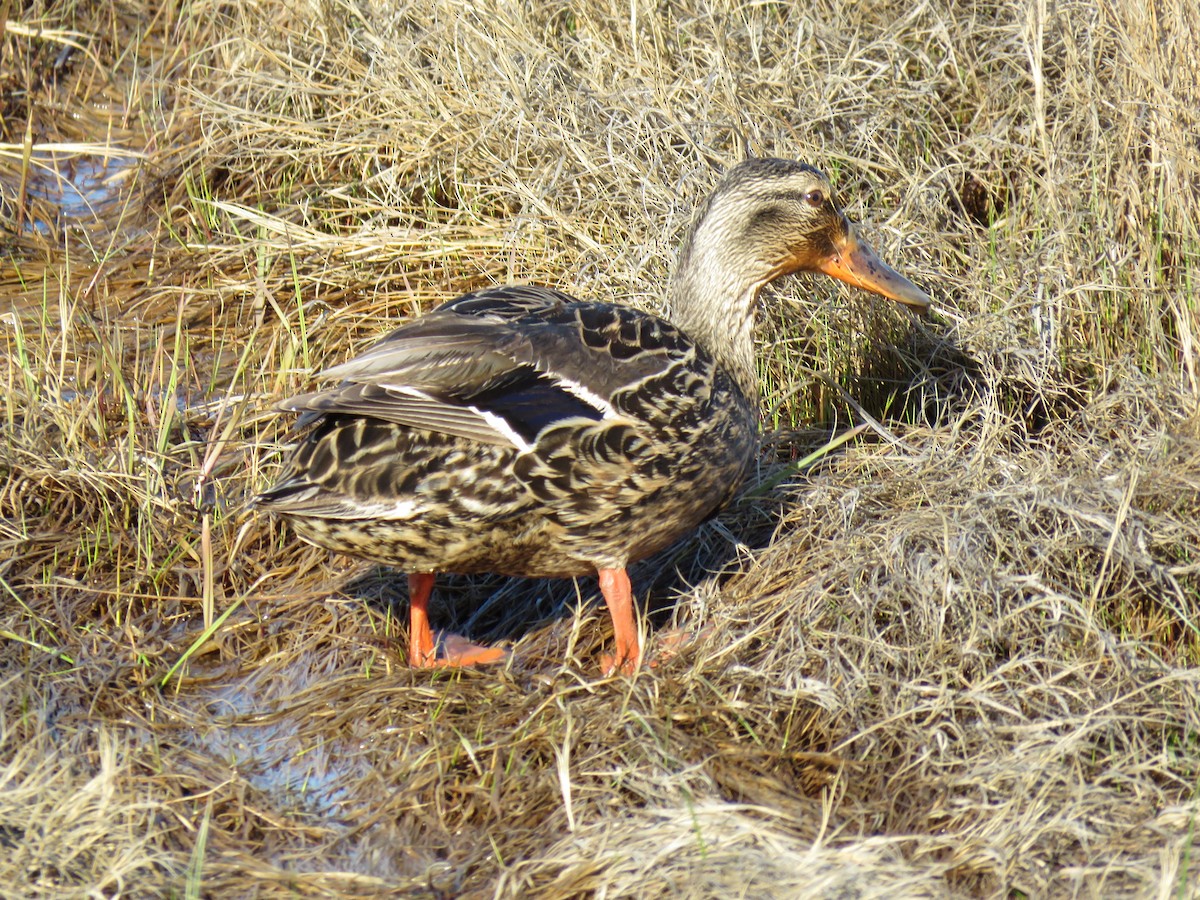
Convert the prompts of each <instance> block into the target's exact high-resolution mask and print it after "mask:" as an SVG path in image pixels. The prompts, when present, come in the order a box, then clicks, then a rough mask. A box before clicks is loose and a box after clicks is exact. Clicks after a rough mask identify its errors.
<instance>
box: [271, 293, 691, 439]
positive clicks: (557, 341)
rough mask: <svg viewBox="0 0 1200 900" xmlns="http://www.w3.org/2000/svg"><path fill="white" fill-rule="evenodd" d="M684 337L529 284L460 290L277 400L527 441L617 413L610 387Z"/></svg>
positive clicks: (677, 348) (683, 350) (617, 390)
mask: <svg viewBox="0 0 1200 900" xmlns="http://www.w3.org/2000/svg"><path fill="white" fill-rule="evenodd" d="M692 350H693V348H692V346H691V343H690V341H688V340H687V339H686V338H685V337H684V336H683V335H682V334H681V333H680V332H679V331H678V330H676V329H674V328H673V327H672V326H670V325H669V324H668V323H666V322H664V321H663V320H661V319H659V318H657V317H655V316H651V315H648V314H645V313H640V312H637V311H636V310H632V309H629V308H626V307H617V306H612V305H608V304H598V303H581V302H579V301H577V300H574V299H573V298H571V297H570V296H568V295H566V294H563V293H561V292H559V291H554V290H551V289H548V288H538V287H531V286H525V287H503V288H492V289H488V290H484V291H478V292H475V293H473V294H467V295H464V296H463V297H460V298H458V299H457V300H454V301H451V302H450V303H448V304H446V305H444V306H442V307H439V308H438V309H437V310H435V311H434V312H432V313H430V314H429V315H426V316H423V317H421V318H419V319H415V320H413V321H412V322H409V323H407V324H405V325H403V326H401V327H400V328H398V329H396V330H395V331H393V332H392V333H391V334H389V335H388V336H386V337H385V338H383V339H382V340H381V341H380V342H379V343H378V344H376V345H375V346H374V347H372V348H371V349H370V350H368V351H367V352H366V353H363V354H362V355H361V356H358V357H356V358H355V359H352V360H350V361H349V362H346V363H343V364H342V365H339V366H335V367H333V368H332V369H329V370H327V371H326V372H325V373H323V374H324V376H325V377H328V378H336V379H340V380H341V384H339V385H338V386H337V387H334V388H330V389H328V390H324V391H318V392H316V393H312V394H302V395H300V396H298V397H292V398H291V399H289V400H286V401H284V402H283V403H282V404H281V406H282V408H284V409H288V410H292V411H296V412H303V413H308V414H310V415H308V416H306V417H305V418H304V419H302V420H301V422H302V423H303V422H304V421H305V420H311V419H312V418H315V417H319V416H321V415H326V414H341V415H354V416H364V417H369V418H374V419H380V420H383V421H387V422H395V423H398V424H402V425H407V426H411V427H416V428H422V429H426V430H429V431H433V432H440V433H443V434H450V435H456V436H460V437H465V438H469V439H471V440H475V441H480V442H483V443H489V444H497V445H501V446H510V447H516V448H518V449H522V450H526V449H529V447H530V446H531V445H532V443H533V441H534V440H535V438H536V437H537V435H538V434H539V433H540V432H541V431H542V430H543V429H544V428H546V427H547V426H549V425H552V424H555V423H558V422H563V421H566V420H571V419H577V420H578V419H582V420H591V421H599V420H601V419H605V418H612V417H616V416H619V415H621V414H622V412H621V410H620V409H618V408H617V406H618V405H619V398H620V397H621V396H623V395H624V393H625V392H628V391H630V389H631V388H634V389H636V386H637V385H639V384H642V383H645V382H647V380H653V379H654V378H655V377H656V376H661V375H662V374H663V373H664V372H665V371H666V370H667V369H668V368H669V367H671V366H672V365H673V361H674V362H678V361H679V359H680V358H681V356H687V355H689V354H691V353H692Z"/></svg>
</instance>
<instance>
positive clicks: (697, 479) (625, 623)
mask: <svg viewBox="0 0 1200 900" xmlns="http://www.w3.org/2000/svg"><path fill="white" fill-rule="evenodd" d="M802 271H820V272H824V273H826V274H827V275H831V276H833V277H834V278H840V279H841V280H843V281H846V282H849V283H850V284H853V285H857V286H858V287H861V288H864V289H866V290H868V291H873V292H874V293H877V294H881V295H883V296H884V297H888V298H890V299H892V300H896V301H899V302H900V303H903V304H906V305H907V306H909V307H912V308H914V309H917V310H924V309H925V308H926V307H928V305H929V297H928V296H927V295H926V294H925V293H924V292H923V291H921V290H920V289H919V288H917V287H916V286H915V285H913V284H912V283H911V282H909V281H908V280H907V279H906V278H904V277H903V276H902V275H900V274H899V273H897V272H895V271H893V270H892V269H890V268H889V267H888V266H887V265H885V264H884V263H883V262H882V261H880V259H879V258H878V257H877V256H876V255H875V253H874V251H872V250H871V249H870V247H868V246H867V245H866V244H865V243H863V242H862V241H860V240H859V239H858V237H857V236H856V234H855V229H854V227H853V226H852V225H851V224H850V222H849V221H848V220H847V219H846V217H845V215H844V214H843V213H842V212H841V210H840V209H839V208H838V207H837V205H836V204H835V203H834V202H833V195H832V192H831V189H830V185H829V181H828V180H827V179H826V178H825V176H824V175H822V174H821V173H820V172H818V171H817V170H816V169H814V168H812V167H811V166H807V165H804V164H802V163H797V162H790V161H786V160H780V159H750V160H746V161H745V162H742V163H740V164H738V165H736V166H734V167H733V168H732V169H730V170H729V172H728V173H727V174H726V176H725V178H724V179H723V180H722V181H721V183H720V184H719V185H718V186H717V188H716V190H715V191H713V193H712V195H711V196H710V197H709V198H708V200H707V201H705V202H704V203H703V204H701V206H700V208H699V210H698V211H697V213H696V216H695V221H694V222H693V224H692V226H691V228H690V230H689V231H688V233H687V236H686V237H685V238H684V241H683V248H682V250H681V251H680V256H679V265H678V269H677V271H676V273H675V278H674V282H673V284H672V286H671V303H670V314H669V319H661V318H659V317H658V316H655V315H651V314H650V313H645V312H640V311H638V310H636V309H630V308H628V307H624V306H614V305H611V304H608V303H585V302H583V301H580V300H576V299H574V298H573V297H570V296H568V295H566V294H563V293H560V292H559V291H556V290H551V289H549V288H541V287H526V286H523V287H512V286H509V287H495V288H488V289H485V290H481V291H476V292H474V293H471V294H466V295H465V296H462V297H459V298H458V299H457V300H452V301H451V302H449V303H447V304H445V305H444V306H441V307H439V308H438V309H436V310H434V311H433V312H432V313H430V314H429V315H426V316H423V317H421V318H419V319H415V320H414V321H412V322H409V323H407V324H405V325H402V326H401V327H400V328H398V329H396V330H395V331H393V332H392V333H391V334H389V335H388V336H387V337H385V338H383V339H382V340H381V341H380V342H379V343H378V344H376V345H375V346H374V347H373V348H372V349H371V350H369V351H367V352H366V353H364V354H363V355H362V356H359V357H358V358H356V359H353V360H351V361H350V362H347V363H343V364H342V365H340V366H335V367H334V368H332V369H330V370H328V371H327V372H325V373H324V374H325V375H326V376H329V377H331V378H336V379H339V380H340V381H341V383H340V384H339V385H338V386H337V387H333V388H329V389H328V390H324V391H319V392H317V393H314V394H303V395H301V396H299V397H293V398H292V399H290V400H287V401H285V402H284V403H283V404H281V406H282V408H283V409H287V410H292V411H295V412H302V413H304V416H303V417H302V418H301V420H300V424H310V425H311V426H312V427H311V430H310V431H309V433H308V435H307V437H306V438H305V439H304V440H303V442H302V443H301V444H300V446H299V447H298V448H297V449H296V451H295V454H294V455H293V456H292V458H291V460H290V462H289V463H288V464H287V467H286V468H285V469H284V472H283V475H282V477H281V478H280V480H279V483H278V484H276V485H275V486H274V487H272V488H271V489H270V490H268V491H265V492H264V493H262V494H261V495H259V497H258V503H259V504H261V505H262V506H264V507H266V508H267V509H269V510H271V511H273V512H276V513H279V514H281V515H284V516H286V517H288V518H289V519H291V520H292V523H293V526H294V527H295V529H296V531H297V532H298V533H299V534H300V536H301V537H302V538H304V539H305V540H307V541H309V542H311V543H313V544H316V545H318V546H321V547H327V548H329V549H331V550H337V551H339V552H342V553H348V554H351V555H353V556H358V557H362V558H365V559H369V560H374V561H376V562H382V563H387V564H391V565H395V566H399V567H402V568H404V569H405V570H407V571H408V572H409V573H410V574H409V588H410V600H411V619H410V625H409V628H410V630H409V664H410V665H413V666H447V665H449V666H454V665H469V664H472V663H480V662H490V661H493V660H495V659H499V658H501V657H502V656H503V653H502V652H501V651H499V650H497V649H494V648H487V647H481V646H477V645H474V644H469V643H467V642H466V641H464V640H462V639H461V638H455V639H454V640H453V641H447V642H446V644H445V645H444V646H443V648H442V652H441V653H440V654H439V652H438V645H437V644H436V643H435V641H434V638H433V634H432V633H431V631H430V627H429V619H428V615H427V607H428V603H429V595H430V591H431V590H432V587H433V580H434V574H435V573H437V572H460V573H471V572H496V573H500V574H504V575H521V576H531V577H570V576H577V575H585V574H588V573H590V572H593V571H595V572H598V573H599V576H600V589H601V591H602V592H603V594H604V599H605V602H606V603H607V604H608V610H609V613H610V614H611V616H612V621H613V631H614V633H615V639H616V652H615V654H614V655H613V657H612V658H611V660H609V661H607V662H606V669H608V670H611V669H613V668H616V667H620V668H621V669H622V670H624V671H626V672H628V671H632V670H634V669H635V668H636V667H637V666H638V665H639V663H640V661H641V657H642V648H641V645H640V642H639V639H638V630H637V627H636V625H635V622H634V615H633V595H632V592H631V590H630V585H629V576H628V575H627V574H626V566H627V565H629V563H631V562H634V561H636V560H639V559H642V558H644V557H646V556H649V555H650V554H652V553H655V552H657V551H659V550H662V549H663V548H665V547H667V546H669V545H670V544H671V543H673V542H674V541H675V540H677V539H678V538H679V537H680V536H682V535H683V534H685V533H687V532H688V531H690V530H691V529H693V528H695V527H696V526H697V525H698V524H699V523H700V522H702V521H704V519H706V518H707V517H708V516H710V515H712V514H713V513H714V512H716V511H717V510H719V509H720V508H721V507H722V506H723V505H724V504H725V503H727V502H728V501H729V499H730V498H731V497H732V496H733V494H734V492H735V491H736V490H737V488H738V485H739V484H740V482H741V480H742V476H743V473H744V472H745V470H746V467H747V464H748V463H749V461H750V460H751V459H752V458H753V457H754V455H755V452H756V450H757V447H758V410H757V383H756V379H755V367H754V340H753V332H754V309H755V302H756V298H757V297H758V292H759V290H760V289H761V288H762V287H763V285H765V284H767V282H769V281H773V280H774V279H776V278H779V277H781V276H783V275H788V274H791V273H793V272H802Z"/></svg>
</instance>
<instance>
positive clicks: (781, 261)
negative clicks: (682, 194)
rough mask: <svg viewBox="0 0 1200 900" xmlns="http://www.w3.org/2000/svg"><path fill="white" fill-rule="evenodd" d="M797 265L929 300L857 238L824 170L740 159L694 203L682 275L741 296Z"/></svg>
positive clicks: (910, 299) (920, 305)
mask: <svg viewBox="0 0 1200 900" xmlns="http://www.w3.org/2000/svg"><path fill="white" fill-rule="evenodd" d="M687 268H691V269H692V272H691V273H688V272H687V271H685V270H686V269H687ZM795 272H824V273H825V274H826V275H829V276H831V277H833V278H837V279H840V280H842V281H845V282H847V283H849V284H852V285H854V286H855V287H860V288H862V289H863V290H867V291H871V292H872V293H875V294H880V295H882V296H884V297H887V298H889V299H891V300H895V301H896V302H898V303H902V304H904V305H905V306H907V307H909V308H910V309H913V310H917V311H921V312H923V311H925V310H926V309H927V308H928V307H929V302H930V301H929V295H928V294H926V293H925V292H924V291H922V290H921V289H920V288H919V287H917V286H916V285H915V284H913V283H912V282H911V281H909V280H908V279H907V278H905V277H904V276H903V275H901V274H900V273H899V272H897V271H896V270H895V269H893V268H891V267H890V266H888V265H887V264H886V263H884V262H883V261H882V260H881V259H880V258H879V257H878V256H877V255H876V253H875V251H874V250H872V249H871V247H870V246H869V245H868V244H867V243H866V242H865V241H863V240H862V239H861V238H859V236H858V233H857V230H856V229H855V227H854V225H853V224H852V223H851V222H850V220H849V219H847V218H846V216H845V214H844V213H843V212H842V210H841V209H840V208H839V207H838V205H837V203H836V202H835V201H834V196H833V188H832V187H831V185H830V183H829V179H828V178H826V177H825V176H824V175H823V174H821V172H819V171H818V170H817V169H815V168H813V167H812V166H810V165H807V164H805V163H800V162H793V161H790V160H783V159H748V160H745V161H744V162H741V163H739V164H738V165H736V166H734V167H733V168H731V169H730V170H729V171H728V172H727V173H726V175H725V177H724V179H723V180H722V181H721V183H720V184H719V185H718V186H717V188H716V190H715V191H713V193H712V195H711V196H710V197H709V198H708V200H707V201H706V202H705V203H704V204H703V205H702V206H701V208H700V209H699V210H698V211H697V215H696V220H695V222H694V224H693V226H692V229H691V231H690V232H689V233H688V237H687V239H686V240H685V242H684V247H683V252H682V255H681V265H680V272H679V275H680V276H681V278H682V280H683V281H684V282H685V283H686V281H688V280H691V281H692V284H691V285H689V286H688V287H689V288H690V289H691V290H692V291H693V292H696V293H702V292H703V291H704V284H703V282H708V283H710V284H712V283H714V282H716V283H719V284H720V289H721V290H722V292H725V293H726V294H727V296H728V295H729V294H734V295H740V296H739V299H742V298H743V297H745V295H746V293H749V294H750V295H751V296H753V295H756V294H757V293H758V290H759V289H760V288H761V287H762V286H763V285H764V284H766V283H768V282H770V281H774V280H775V279H776V278H779V277H781V276H783V275H790V274H792V273H795ZM696 276H698V278H696ZM698 282H699V283H698ZM677 299H679V298H678V297H677Z"/></svg>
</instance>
